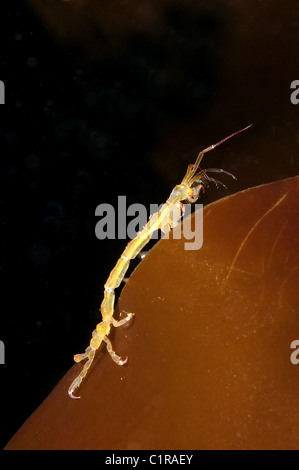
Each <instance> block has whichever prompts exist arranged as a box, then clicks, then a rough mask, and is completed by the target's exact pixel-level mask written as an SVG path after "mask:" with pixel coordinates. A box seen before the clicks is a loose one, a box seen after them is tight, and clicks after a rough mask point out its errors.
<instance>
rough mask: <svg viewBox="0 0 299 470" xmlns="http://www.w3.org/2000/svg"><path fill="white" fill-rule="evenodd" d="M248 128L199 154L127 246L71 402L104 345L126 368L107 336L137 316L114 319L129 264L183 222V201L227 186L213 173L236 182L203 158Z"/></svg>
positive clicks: (109, 283)
mask: <svg viewBox="0 0 299 470" xmlns="http://www.w3.org/2000/svg"><path fill="white" fill-rule="evenodd" d="M249 127H251V125H250V126H247V127H245V128H244V129H241V130H239V131H237V132H234V133H233V134H231V135H229V136H228V137H226V138H225V139H223V140H221V141H220V142H218V143H217V144H214V145H211V146H210V147H208V148H206V149H204V150H202V151H201V152H200V153H199V154H198V157H197V159H196V161H195V163H194V164H191V165H189V166H188V168H187V172H186V174H185V176H184V178H183V179H182V181H181V183H180V184H178V185H177V186H175V188H174V189H173V190H172V192H171V194H170V196H169V198H168V199H167V201H166V202H165V204H163V206H162V207H161V209H160V210H159V211H158V212H156V213H155V214H153V215H152V217H151V218H150V220H149V221H148V222H147V224H146V225H145V226H144V227H143V229H142V230H141V232H139V233H138V235H137V236H136V237H135V238H134V239H133V240H131V241H130V242H129V243H128V245H127V246H126V248H125V250H124V252H123V253H122V255H121V257H120V258H119V260H118V261H117V263H116V265H115V267H114V268H113V269H112V271H111V273H110V275H109V277H108V279H107V281H106V284H105V286H104V299H103V301H102V304H101V308H100V311H101V315H102V321H101V322H100V323H98V325H96V328H95V329H94V331H93V332H92V338H91V340H90V344H89V346H88V347H87V348H86V350H85V352H84V353H82V354H76V355H75V356H74V360H75V362H81V361H83V360H86V362H85V364H84V366H83V369H82V371H81V372H80V374H79V375H78V376H77V377H76V378H75V380H74V381H73V382H72V384H71V386H70V388H69V390H68V394H69V396H70V397H71V398H80V397H78V396H76V395H74V392H75V390H76V389H77V388H78V387H79V386H80V385H81V382H82V380H83V379H84V377H85V376H86V374H87V372H88V370H89V368H90V366H91V364H92V362H93V359H94V356H95V353H96V350H97V349H98V348H99V347H100V346H101V344H102V343H103V342H104V343H105V344H106V347H107V351H108V352H109V354H110V356H111V357H112V359H113V361H114V362H116V364H118V365H120V366H122V365H124V364H126V362H127V360H128V358H127V357H126V358H125V359H122V358H121V357H120V356H118V355H117V354H116V353H115V351H114V350H113V347H112V344H111V342H110V340H109V338H108V336H109V333H110V330H111V327H115V328H118V327H119V326H122V325H124V324H125V323H127V322H128V321H129V320H131V318H132V317H133V316H134V313H127V314H126V316H125V317H124V318H122V319H121V320H116V319H115V318H114V316H113V315H114V301H115V289H117V288H118V287H119V286H120V284H121V282H122V281H123V279H124V277H125V274H126V272H127V269H128V267H129V263H130V261H131V260H132V259H134V258H136V256H137V255H139V253H140V252H141V250H142V249H143V248H144V247H145V245H146V244H147V243H148V242H149V241H150V239H151V236H152V234H153V233H154V232H155V231H156V230H158V229H160V230H162V231H163V232H164V233H166V232H168V231H169V230H170V229H172V228H173V227H174V226H175V225H176V224H177V223H178V220H179V219H180V218H181V216H182V214H184V206H183V201H189V202H191V203H192V202H195V201H197V199H198V198H199V196H200V192H201V191H204V190H205V187H206V186H207V184H208V183H209V182H213V183H214V184H215V185H216V186H217V187H218V185H219V184H221V185H223V186H225V185H224V184H223V183H221V182H220V181H218V180H216V179H215V178H212V177H211V176H210V174H211V173H223V174H226V175H228V176H230V177H232V178H234V179H236V178H235V176H234V175H232V174H231V173H229V172H228V171H225V170H222V169H220V168H206V169H200V168H199V165H200V163H201V161H202V159H203V156H204V155H205V154H206V153H207V152H209V151H210V150H213V149H215V148H216V147H218V146H219V145H221V144H222V143H223V142H225V141H226V140H228V139H230V138H231V137H233V136H235V135H236V134H239V133H240V132H243V131H245V130H246V129H248V128H249Z"/></svg>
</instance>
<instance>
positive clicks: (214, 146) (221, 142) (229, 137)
mask: <svg viewBox="0 0 299 470" xmlns="http://www.w3.org/2000/svg"><path fill="white" fill-rule="evenodd" d="M251 126H252V124H249V126H246V127H244V129H240V130H239V131H237V132H234V133H233V134H231V135H229V136H228V137H225V139H222V140H220V142H217V144H214V145H211V146H210V147H208V148H206V149H204V150H202V151H201V153H207V152H209V151H210V150H213V149H215V148H216V147H218V146H219V145H221V144H223V142H225V141H226V140H228V139H231V138H232V137H234V136H235V135H237V134H240V132H243V131H246V130H247V129H249V127H251Z"/></svg>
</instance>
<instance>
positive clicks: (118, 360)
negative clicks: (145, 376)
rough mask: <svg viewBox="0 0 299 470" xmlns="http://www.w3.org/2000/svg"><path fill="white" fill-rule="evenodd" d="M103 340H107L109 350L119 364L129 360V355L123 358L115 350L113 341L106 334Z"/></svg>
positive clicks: (121, 364)
mask: <svg viewBox="0 0 299 470" xmlns="http://www.w3.org/2000/svg"><path fill="white" fill-rule="evenodd" d="M103 341H105V343H106V344H107V351H108V353H109V354H110V356H111V357H112V359H113V360H114V362H116V364H118V365H119V366H123V365H124V364H125V363H126V362H127V360H128V356H127V357H126V359H124V360H122V358H121V357H120V356H118V355H117V354H116V353H115V352H114V351H113V349H112V344H111V341H110V340H109V339H108V338H107V336H104V338H103Z"/></svg>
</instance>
